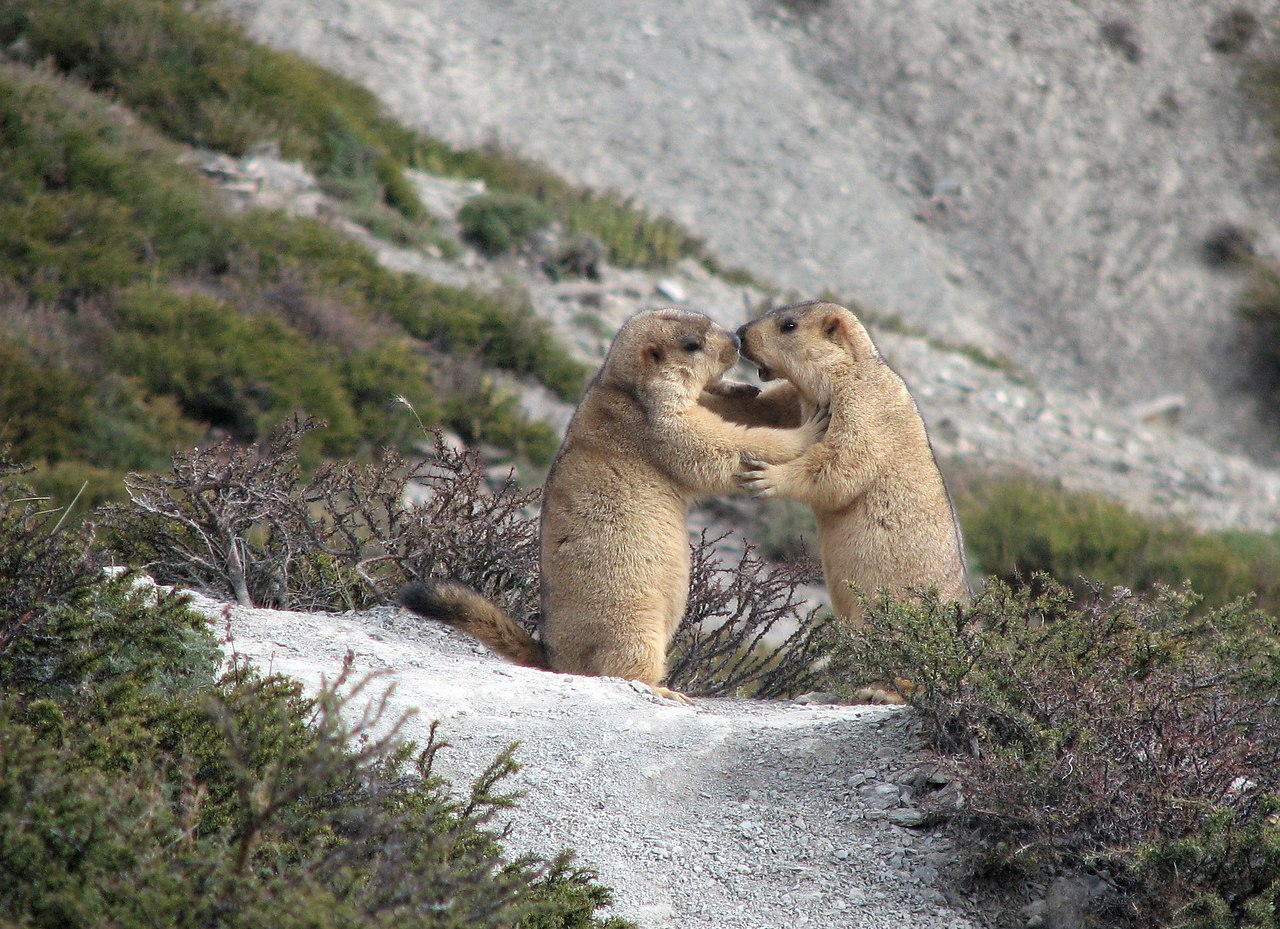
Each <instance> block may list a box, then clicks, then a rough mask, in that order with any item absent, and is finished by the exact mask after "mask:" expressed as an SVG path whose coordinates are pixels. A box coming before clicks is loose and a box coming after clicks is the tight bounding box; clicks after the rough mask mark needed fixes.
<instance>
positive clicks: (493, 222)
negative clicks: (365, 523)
mask: <svg viewBox="0 0 1280 929" xmlns="http://www.w3.org/2000/svg"><path fill="white" fill-rule="evenodd" d="M550 222H551V213H550V212H549V211H548V210H547V208H546V207H544V206H543V205H542V204H541V203H539V202H538V201H537V200H534V199H533V198H531V197H526V196H524V195H523V194H504V193H496V194H481V195H480V196H478V197H472V198H471V199H470V200H468V201H467V202H466V203H464V204H463V205H462V208H461V209H460V210H458V225H459V227H460V228H461V229H462V234H463V236H465V237H466V238H467V239H469V240H470V241H471V242H472V243H474V244H475V245H476V246H477V247H478V248H480V249H481V250H482V251H484V252H487V253H488V254H490V255H500V254H502V253H503V252H509V251H511V250H512V249H514V248H517V247H518V246H520V245H522V244H524V242H525V240H526V239H527V238H528V237H529V236H530V235H532V234H533V233H534V232H536V231H537V230H539V229H542V228H544V227H545V226H547V225H549V224H550Z"/></svg>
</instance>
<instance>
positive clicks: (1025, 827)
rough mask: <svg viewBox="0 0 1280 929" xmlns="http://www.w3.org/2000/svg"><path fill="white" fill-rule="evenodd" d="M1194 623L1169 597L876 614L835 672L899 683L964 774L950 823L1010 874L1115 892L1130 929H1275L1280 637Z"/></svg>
mask: <svg viewBox="0 0 1280 929" xmlns="http://www.w3.org/2000/svg"><path fill="white" fill-rule="evenodd" d="M1196 606H1197V598H1196V597H1195V596H1194V595H1192V594H1191V593H1190V592H1189V591H1175V590H1171V589H1169V588H1159V589H1157V590H1155V591H1154V592H1152V593H1151V594H1148V595H1138V594H1134V593H1132V592H1130V591H1129V590H1126V589H1123V588H1116V589H1113V590H1112V591H1111V592H1110V593H1108V594H1101V593H1100V592H1097V591H1095V592H1094V595H1093V596H1091V597H1090V598H1088V599H1087V600H1086V601H1085V602H1083V603H1082V602H1080V600H1079V598H1078V597H1076V596H1073V595H1072V594H1071V592H1069V591H1067V590H1066V589H1065V588H1063V587H1062V586H1060V585H1058V584H1056V583H1054V582H1053V581H1052V580H1051V579H1049V578H1044V577H1042V578H1039V579H1037V584H1036V585H1034V587H1032V586H1027V587H1022V588H1020V589H1011V588H1009V587H1008V586H1006V585H1005V584H1003V583H1001V582H1000V581H992V582H991V583H990V584H989V585H988V587H987V589H986V591H985V592H984V593H983V594H981V595H980V596H979V597H978V598H977V599H976V600H975V602H974V603H973V604H972V606H971V607H961V606H957V605H956V604H946V603H939V602H938V601H937V600H936V599H925V600H924V601H923V602H920V603H916V604H912V603H895V602H892V601H890V600H887V599H882V600H879V601H875V602H870V603H867V604H866V621H867V628H866V630H865V634H860V635H858V636H857V637H856V638H851V639H850V640H849V641H848V642H847V643H846V644H845V646H844V648H843V649H842V657H841V658H840V659H839V660H838V661H837V662H835V665H834V667H836V668H837V669H839V670H838V672H837V678H838V680H841V681H856V680H865V679H867V678H868V677H870V678H871V679H881V680H884V679H896V678H902V679H906V680H909V681H910V682H911V684H912V688H911V689H910V690H909V691H908V695H909V699H910V702H911V703H913V704H914V705H916V706H917V707H918V708H919V709H920V710H921V711H922V713H923V714H924V718H925V719H926V721H927V722H928V725H929V727H930V729H931V731H932V737H933V741H934V743H935V744H936V745H937V746H938V747H939V748H941V749H943V750H945V751H947V752H951V753H955V754H957V755H958V756H959V757H960V759H961V760H959V761H957V762H955V763H953V764H952V768H953V771H954V772H955V775H956V777H957V778H958V779H959V781H960V783H961V784H962V786H963V792H964V795H965V804H964V806H963V808H962V809H961V810H960V812H959V814H958V815H961V816H963V817H964V818H965V819H966V820H967V821H969V822H971V823H976V824H978V825H979V826H981V827H984V828H985V829H987V830H989V831H990V833H992V834H994V835H997V836H1002V837H1004V838H1005V839H1006V840H1007V841H1008V842H1009V843H1010V845H1011V846H1012V847H1016V848H1018V849H1019V852H1018V853H1017V854H1019V855H1021V856H1024V857H1026V856H1030V857H1032V858H1034V859H1035V860H1039V861H1050V862H1054V863H1057V864H1062V865H1066V866H1071V867H1084V866H1086V865H1091V866H1094V867H1101V866H1104V865H1105V866H1107V867H1110V868H1111V869H1112V870H1113V872H1114V873H1116V874H1120V875H1123V878H1122V880H1121V883H1122V884H1123V885H1124V889H1125V891H1126V892H1127V894H1128V898H1127V899H1128V901H1129V903H1130V904H1131V907H1130V911H1129V920H1130V922H1132V923H1133V924H1135V925H1161V924H1165V923H1167V922H1169V921H1171V920H1172V921H1175V922H1176V921H1178V920H1180V919H1182V918H1183V917H1184V916H1186V914H1189V913H1191V912H1195V911H1199V910H1204V908H1205V907H1208V908H1209V909H1210V910H1212V911H1213V912H1221V913H1227V914H1230V918H1231V919H1235V920H1241V921H1242V922H1241V923H1240V924H1247V925H1257V926H1274V925H1275V910H1274V905H1275V900H1276V891H1277V889H1280V883H1278V882H1280V856H1276V855H1275V854H1274V851H1275V849H1276V848H1277V845H1276V834H1275V830H1274V822H1273V819H1272V817H1274V812H1275V809H1276V803H1277V798H1278V797H1280V710H1278V709H1277V707H1276V705H1275V693H1276V691H1277V687H1278V686H1280V623H1278V622H1277V620H1276V619H1275V618H1274V617H1272V616H1270V615H1268V614H1265V613H1262V612H1259V611H1257V610H1254V609H1251V608H1250V607H1249V605H1248V603H1247V601H1239V602H1236V603H1233V604H1231V605H1228V606H1225V607H1222V608H1220V609H1217V610H1211V611H1209V612H1207V613H1197V612H1196V611H1195V609H1194V608H1195V607H1196ZM1135 852H1136V853H1137V854H1136V855H1135ZM1100 863H1101V864H1100ZM1267 906H1271V907H1272V909H1271V911H1270V912H1271V916H1270V917H1269V918H1270V920H1271V921H1270V922H1268V921H1266V920H1263V921H1260V922H1245V921H1244V920H1245V919H1246V914H1248V913H1250V912H1255V911H1257V912H1261V911H1262V910H1263V909H1265V908H1266V907H1267ZM1184 908H1185V909H1184ZM1207 911H1208V910H1206V912H1207ZM1180 912H1181V913H1182V914H1183V916H1179V915H1178V914H1179V913H1180ZM1199 924H1202V925H1207V923H1199ZM1228 924H1231V923H1225V922H1222V923H1213V925H1228Z"/></svg>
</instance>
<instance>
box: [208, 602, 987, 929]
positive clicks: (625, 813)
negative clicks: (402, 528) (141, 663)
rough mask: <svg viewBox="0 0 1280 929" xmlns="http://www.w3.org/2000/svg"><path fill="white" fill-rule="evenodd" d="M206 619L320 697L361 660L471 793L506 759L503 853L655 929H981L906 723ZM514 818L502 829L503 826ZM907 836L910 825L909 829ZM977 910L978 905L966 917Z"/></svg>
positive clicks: (220, 612)
mask: <svg viewBox="0 0 1280 929" xmlns="http://www.w3.org/2000/svg"><path fill="white" fill-rule="evenodd" d="M195 605H196V607H197V608H198V609H200V610H202V611H203V612H205V613H206V615H208V616H209V617H210V619H211V620H213V621H214V623H215V627H216V628H218V629H224V628H225V629H229V630H230V634H231V640H230V642H229V643H228V644H227V648H228V649H229V650H230V649H234V651H235V652H236V653H238V654H239V655H241V656H243V657H245V658H248V659H249V660H251V661H252V662H253V663H254V664H255V665H256V666H258V667H260V668H262V669H263V670H271V671H276V672H280V673H284V674H288V675H290V676H292V677H295V678H297V679H298V680H300V681H302V682H303V683H304V684H306V685H307V686H308V687H311V688H314V687H316V686H317V685H318V683H319V682H320V680H321V678H322V676H325V675H327V676H329V677H330V678H332V677H334V676H336V675H337V673H338V671H339V670H340V667H341V662H342V659H343V656H344V655H345V654H346V652H347V650H348V649H350V650H351V651H353V652H354V654H355V670H356V671H357V672H358V673H361V674H364V673H371V672H387V677H386V678H385V680H384V681H383V682H381V683H383V684H388V685H392V686H394V692H393V694H392V697H391V703H390V712H389V714H388V718H389V719H390V718H397V717H398V716H399V714H400V713H402V712H405V711H410V712H414V713H415V715H414V716H413V717H412V718H411V719H410V720H409V722H408V723H407V724H406V726H405V729H404V732H405V734H406V735H408V736H410V737H416V738H418V739H422V738H423V737H424V736H425V733H426V731H427V728H428V726H429V725H430V722H431V721H432V720H433V719H440V720H442V732H443V735H444V736H445V737H446V738H447V739H448V740H449V741H450V742H451V743H452V744H453V747H452V748H451V749H448V750H447V751H445V752H443V753H442V754H441V756H440V767H441V773H444V774H446V775H448V776H449V777H450V778H451V780H453V781H454V783H455V784H466V783H468V782H469V781H470V779H472V778H473V777H474V776H475V775H477V774H478V773H480V772H481V771H482V770H483V769H484V768H485V766H486V765H487V764H488V763H489V762H490V761H492V760H493V758H494V757H495V756H496V754H497V753H498V752H499V751H501V750H502V749H503V748H504V747H505V746H507V745H508V744H510V743H511V742H519V743H520V747H519V749H518V751H517V758H518V759H519V761H521V762H522V763H523V764H524V768H523V769H522V770H521V771H520V772H519V773H518V774H517V775H516V776H515V778H514V781H513V784H514V786H518V787H520V788H522V789H523V790H525V791H526V796H525V798H524V799H523V800H522V801H521V803H520V805H519V807H518V808H517V809H516V810H515V811H513V812H512V813H511V814H510V815H511V822H512V831H511V835H510V838H509V839H508V841H507V847H508V848H509V849H511V850H512V851H513V852H523V851H532V852H539V853H542V854H551V853H554V852H555V851H557V850H559V849H561V848H565V847H572V848H575V849H577V850H578V852H579V854H580V857H581V858H582V859H583V860H584V861H585V862H587V863H589V864H591V865H593V866H594V867H596V868H597V869H598V870H599V872H600V876H601V880H602V881H603V882H604V883H606V884H608V885H610V886H612V887H613V889H614V891H615V894H616V904H615V912H617V913H618V914H620V915H624V916H626V917H628V918H631V919H634V920H636V921H637V922H638V923H639V924H640V925H641V926H643V927H645V929H668V927H679V929H727V927H741V929H795V927H798V926H812V927H815V929H883V927H889V926H893V927H899V926H901V927H907V926H910V927H915V929H974V927H977V926H979V925H981V924H980V923H979V922H975V921H974V920H975V917H973V916H971V915H967V914H966V913H965V912H963V909H956V908H954V907H952V906H951V905H950V904H948V902H947V899H946V897H945V896H944V894H943V891H942V888H941V887H940V884H939V872H940V870H941V869H942V868H944V867H945V865H946V863H947V862H948V861H949V860H951V857H952V855H951V849H950V845H949V843H948V842H947V841H946V840H945V839H944V838H942V837H941V836H939V835H937V834H934V833H933V832H931V831H929V830H924V829H920V828H918V827H917V828H909V827H908V826H909V825H914V824H915V823H916V822H917V821H918V815H917V814H916V813H915V810H914V808H913V806H912V801H913V800H914V799H915V793H914V788H913V787H912V786H911V785H912V784H915V783H918V782H919V780H920V776H919V774H918V772H919V771H920V770H922V766H924V767H926V768H927V765H928V763H927V758H924V757H923V756H921V755H919V754H918V742H917V739H916V734H915V732H916V730H915V726H914V725H913V719H914V717H913V716H912V714H911V712H910V711H909V710H906V709H903V708H892V707H848V706H822V705H813V706H808V705H800V704H797V703H764V702H758V701H750V700H720V699H714V700H713V699H698V700H696V701H695V703H694V705H693V706H692V707H686V706H680V705H677V704H674V703H671V702H668V701H663V700H659V699H657V698H655V697H653V696H652V695H651V694H648V693H642V692H640V691H638V690H637V689H635V688H633V686H632V685H631V684H628V683H627V682H625V681H621V680H617V679H602V678H585V677H574V676H569V675H562V674H552V673H547V672H541V671H535V670H530V669H527V668H520V667H516V666H513V665H510V664H507V663H505V662H503V661H501V660H499V659H497V658H495V657H494V656H492V655H490V654H488V653H487V652H485V651H484V650H483V649H482V648H480V646H478V645H476V644H475V643H473V642H472V641H470V640H469V639H467V638H466V637H465V636H462V635H461V634H458V633H456V632H453V631H450V630H447V629H444V628H443V627H440V626H437V625H435V624H432V623H428V622H423V621H421V620H418V619H416V618H414V617H412V616H411V615H409V614H406V613H404V612H403V611H400V610H398V609H394V608H390V607H388V608H382V609H377V610H373V611H370V612H368V613H363V614H342V615H330V614H303V613H291V612H281V611H273V610H264V609H246V608H241V607H236V606H229V605H225V604H221V603H217V602H215V601H212V600H209V599H207V598H203V597H196V598H195ZM504 815H505V814H504ZM895 822H897V823H903V824H907V825H895ZM961 906H963V904H961Z"/></svg>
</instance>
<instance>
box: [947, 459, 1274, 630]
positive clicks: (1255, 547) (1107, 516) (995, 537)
mask: <svg viewBox="0 0 1280 929" xmlns="http://www.w3.org/2000/svg"><path fill="white" fill-rule="evenodd" d="M956 508H957V511H958V513H959V515H960V521H961V523H962V525H963V526H964V534H965V545H966V548H967V550H968V554H969V557H970V560H971V561H972V562H973V564H974V566H975V567H976V568H977V571H978V573H980V574H984V575H989V576H993V577H996V578H999V579H1000V580H1002V581H1004V582H1005V583H1006V584H1021V583H1024V582H1026V581H1027V580H1029V579H1030V578H1032V577H1034V576H1036V575H1038V574H1044V575H1048V576H1050V577H1052V578H1053V579H1054V580H1056V581H1057V582H1059V583H1061V584H1063V585H1065V586H1066V587H1067V588H1069V589H1070V590H1072V591H1074V592H1075V593H1077V594H1080V595H1087V594H1088V593H1089V592H1090V590H1091V585H1092V584H1095V583H1100V584H1103V585H1105V586H1114V585H1123V586H1126V587H1131V588H1133V589H1135V590H1141V591H1145V590H1150V589H1152V588H1153V587H1155V586H1156V585H1157V584H1165V585H1168V586H1175V587H1176V586H1180V585H1182V584H1183V583H1184V582H1188V581H1189V582H1190V583H1191V586H1192V587H1193V588H1194V589H1195V590H1196V592H1197V593H1198V594H1200V595H1202V596H1203V598H1204V601H1205V603H1206V604H1207V605H1209V606H1219V605H1222V604H1224V603H1227V602H1230V601H1232V600H1234V599H1236V598H1238V597H1242V596H1245V595H1246V594H1256V596H1257V598H1258V605H1259V606H1260V607H1264V608H1266V609H1270V610H1275V609H1276V608H1277V607H1280V535H1276V534H1271V535H1267V534H1262V533H1247V532H1199V531H1196V530H1195V529H1193V528H1191V527H1190V526H1187V525H1185V524H1183V523H1180V522H1178V521H1175V520H1153V519H1149V518H1147V517H1144V516H1141V515H1139V514H1137V513H1134V512H1132V511H1130V510H1128V509H1126V508H1125V507H1124V506H1123V505H1122V504H1120V503H1117V502H1115V501H1114V500H1110V499H1108V498H1106V497H1104V496H1102V495H1101V494H1097V493H1087V492H1075V491H1067V490H1064V489H1063V488H1061V487H1058V486H1055V485H1052V484H1050V483H1047V482H1045V481H1041V480H1037V479H1034V478H1031V477H1027V476H1016V475H1014V476H1008V477H1000V478H995V479H989V480H983V481H979V482H971V484H970V485H969V486H968V487H966V488H964V490H963V491H961V492H960V493H958V494H957V497H956Z"/></svg>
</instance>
